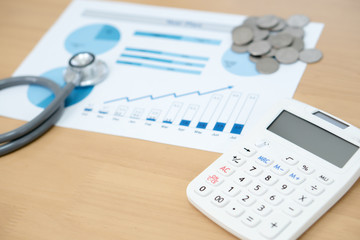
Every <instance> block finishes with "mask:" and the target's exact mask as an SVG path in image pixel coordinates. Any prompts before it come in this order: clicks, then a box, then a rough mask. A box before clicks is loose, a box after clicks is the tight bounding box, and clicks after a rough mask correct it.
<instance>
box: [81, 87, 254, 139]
mask: <svg viewBox="0 0 360 240" xmlns="http://www.w3.org/2000/svg"><path fill="white" fill-rule="evenodd" d="M257 99H258V95H257V94H249V93H242V92H239V91H236V90H234V89H233V86H227V87H222V88H218V89H213V90H209V91H199V90H196V91H191V92H186V93H180V94H177V93H167V94H163V95H158V96H156V95H152V94H150V95H145V96H139V97H134V98H130V97H127V96H122V97H119V98H115V99H110V100H106V101H104V102H103V103H102V104H95V103H91V104H88V105H86V106H85V107H84V109H83V115H84V116H88V117H91V116H93V117H96V118H107V119H108V120H110V121H111V120H119V118H123V119H132V120H139V121H140V122H138V123H140V124H141V122H148V123H156V124H157V126H159V127H161V126H162V127H164V128H166V127H167V126H169V125H173V126H177V127H179V128H181V129H185V128H189V129H192V130H196V131H197V133H199V131H208V132H216V133H221V132H222V133H226V134H233V135H240V134H241V132H242V130H243V129H244V127H245V125H246V122H247V120H248V118H249V116H250V115H251V113H252V110H253V108H254V107H255V105H256V102H257ZM155 126H156V125H154V127H155Z"/></svg>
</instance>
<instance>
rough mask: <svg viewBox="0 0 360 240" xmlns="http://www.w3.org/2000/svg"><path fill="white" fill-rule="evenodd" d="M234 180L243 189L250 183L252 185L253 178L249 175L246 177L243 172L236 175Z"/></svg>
mask: <svg viewBox="0 0 360 240" xmlns="http://www.w3.org/2000/svg"><path fill="white" fill-rule="evenodd" d="M233 180H234V182H235V183H237V184H239V185H240V186H242V187H245V186H247V185H249V183H251V177H249V176H248V175H246V174H245V173H243V172H237V173H235V174H234V178H233Z"/></svg>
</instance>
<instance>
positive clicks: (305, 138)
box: [187, 100, 360, 239]
mask: <svg viewBox="0 0 360 240" xmlns="http://www.w3.org/2000/svg"><path fill="white" fill-rule="evenodd" d="M359 146H360V130H359V129H358V128H356V127H354V126H351V125H350V124H348V123H345V122H344V121H342V120H340V119H338V118H336V117H334V116H332V115H330V114H328V113H325V112H323V111H320V110H318V109H316V108H314V107H311V106H309V105H306V104H304V103H301V102H298V101H295V100H284V101H282V102H281V103H280V104H278V105H277V106H275V107H274V108H273V109H272V110H271V111H270V112H269V113H268V114H267V115H266V116H265V117H264V118H263V119H261V120H260V122H259V125H258V126H257V128H255V131H253V132H252V134H248V135H247V136H245V138H243V140H242V141H241V142H239V143H238V144H236V146H234V148H233V149H232V150H231V151H228V152H226V153H224V154H223V155H222V156H221V157H219V158H218V159H217V160H216V161H215V162H213V163H212V164H211V165H210V166H209V167H208V168H207V169H205V171H203V172H202V173H200V175H198V176H197V177H196V178H195V179H194V180H193V181H192V182H191V183H190V184H189V185H188V187H187V196H188V199H189V201H190V202H191V203H192V204H193V205H194V206H195V207H196V208H197V209H199V210H200V211H201V212H202V213H203V214H205V215H206V216H207V217H209V218H210V219H212V220H213V221H214V222H216V223H217V224H218V225H220V226H221V227H223V228H224V229H226V230H227V231H229V232H230V233H232V234H234V235H235V236H237V237H238V238H241V239H296V238H298V237H299V236H300V235H301V234H302V233H303V232H304V231H305V230H306V229H307V228H309V227H310V226H311V225H312V224H313V223H314V222H315V221H316V220H317V219H319V218H320V217H321V216H322V215H323V214H324V213H325V212H326V211H327V210H328V209H329V208H330V207H331V206H333V205H334V204H335V203H336V202H337V201H338V200H339V199H340V198H341V197H342V196H343V195H344V194H345V193H346V192H347V191H348V189H349V188H350V187H351V186H352V185H353V184H354V183H355V181H356V180H357V179H358V178H359V175H360V150H359Z"/></svg>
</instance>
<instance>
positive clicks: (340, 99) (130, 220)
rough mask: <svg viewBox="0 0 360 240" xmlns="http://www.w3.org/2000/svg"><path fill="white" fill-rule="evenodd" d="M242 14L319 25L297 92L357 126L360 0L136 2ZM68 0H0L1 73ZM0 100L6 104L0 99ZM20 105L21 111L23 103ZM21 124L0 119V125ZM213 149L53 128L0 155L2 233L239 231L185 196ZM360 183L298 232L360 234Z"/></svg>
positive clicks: (156, 235)
mask: <svg viewBox="0 0 360 240" xmlns="http://www.w3.org/2000/svg"><path fill="white" fill-rule="evenodd" d="M132 2H135V3H143V4H150V5H156V6H169V7H177V8H185V9H195V10H205V11H213V12H223V13H232V14H242V15H254V16H259V15H265V14H275V15H278V16H280V17H283V18H287V17H289V16H291V15H293V14H299V13H301V14H305V15H308V16H309V17H310V18H311V20H312V21H314V22H322V23H325V27H324V30H323V32H322V34H321V37H320V39H319V41H318V43H317V48H319V49H321V50H322V51H323V53H324V58H323V59H322V60H321V61H320V62H319V63H316V64H311V65H308V66H307V68H306V70H305V73H304V75H303V77H302V79H301V82H300V84H299V86H298V88H297V90H296V93H295V96H294V98H295V99H297V100H300V101H303V102H305V103H308V104H310V105H314V106H316V107H318V108H320V109H323V110H324V111H327V112H330V113H332V114H333V115H336V116H339V117H340V118H342V119H344V120H345V121H347V122H349V123H351V124H353V125H355V126H357V127H360V106H359V105H360V48H359V43H360V31H359V29H360V1H358V0H330V1H329V0H302V1H300V0H299V1H290V0H288V1H285V0H273V1H266V0H262V1H260V0H252V1H244V0H221V1H208V0H207V1H206V0H174V1H164V0H136V1H132ZM69 3H70V1H69V0H47V1H46V0H1V1H0V54H1V58H0V78H5V77H8V76H11V75H12V73H13V72H14V70H15V69H16V68H17V67H18V66H19V64H20V63H21V62H22V61H23V60H24V58H25V57H26V56H27V55H28V54H29V53H30V51H31V50H32V48H33V47H34V46H35V45H36V44H37V42H38V41H39V40H40V38H41V37H42V36H43V34H44V33H45V32H46V31H47V30H48V29H49V28H50V27H51V26H52V24H53V23H54V22H55V21H56V19H57V18H58V17H59V16H60V14H61V13H62V11H63V10H64V9H65V8H66V7H67V5H68V4H69ZM0 104H4V103H0ZM23 110H24V111H26V109H23ZM22 123H23V122H22V121H19V120H14V119H9V118H5V117H0V132H5V131H7V130H10V129H13V128H15V127H17V126H19V125H21V124H22ZM218 156H219V154H217V153H212V152H206V151H200V150H194V149H188V148H182V147H177V146H171V145H166V144H159V143H154V142H148V141H143V140H138V139H131V138H125V137H118V136H111V135H105V134H99V133H92V132H86V131H80V130H73V129H68V128H61V127H54V128H53V129H51V131H49V132H48V133H47V134H46V135H45V136H43V137H42V138H40V139H39V140H37V141H35V142H34V143H32V144H30V145H29V146H27V147H25V148H23V149H21V150H19V151H17V152H15V153H12V154H9V155H6V156H4V157H2V158H0V239H2V240H7V239H11V240H14V239H36V240H41V239H44V240H45V239H46V240H49V239H72V240H75V239H76V240H79V239H86V240H91V239H102V240H104V239H157V240H161V239H172V240H175V239H187V240H190V239H197V240H198V239H207V240H210V239H213V240H219V239H221V240H225V239H236V238H235V237H234V236H233V235H231V234H229V233H228V232H226V231H225V230H223V229H222V228H220V227H219V226H217V225H216V224H215V223H213V222H212V221H210V220H209V219H208V218H206V217H205V216H204V215H202V214H201V213H200V212H199V211H197V210H196V209H195V208H194V207H193V206H192V205H191V204H190V203H189V202H188V200H187V198H186V194H185V189H186V186H187V184H188V183H189V182H190V181H191V180H192V179H193V178H194V177H195V176H196V175H197V174H198V173H200V172H201V171H202V170H203V169H204V168H205V167H207V166H208V165H209V164H210V163H211V162H213V161H214V160H215V159H216V158H217V157H218ZM359 199H360V186H359V181H357V182H356V183H355V185H354V186H353V187H352V188H351V189H350V191H349V192H348V193H347V194H346V195H345V196H344V197H343V198H342V199H341V200H340V201H339V202H338V203H337V204H336V205H335V206H334V207H332V208H331V209H330V210H329V211H328V212H327V213H326V214H325V215H324V216H323V217H322V218H321V219H320V220H319V221H317V222H316V223H315V224H314V225H313V226H312V227H311V228H310V229H309V230H308V231H306V232H305V233H304V234H303V235H302V236H301V239H359V238H360V203H359Z"/></svg>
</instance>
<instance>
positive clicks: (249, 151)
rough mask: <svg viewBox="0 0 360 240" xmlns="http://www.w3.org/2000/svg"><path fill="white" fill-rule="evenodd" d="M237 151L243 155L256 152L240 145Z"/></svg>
mask: <svg viewBox="0 0 360 240" xmlns="http://www.w3.org/2000/svg"><path fill="white" fill-rule="evenodd" d="M239 153H241V154H242V155H243V156H245V157H251V156H252V155H254V154H255V153H256V150H255V149H253V148H250V147H241V148H240V149H239Z"/></svg>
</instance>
